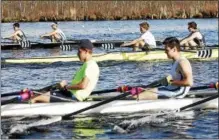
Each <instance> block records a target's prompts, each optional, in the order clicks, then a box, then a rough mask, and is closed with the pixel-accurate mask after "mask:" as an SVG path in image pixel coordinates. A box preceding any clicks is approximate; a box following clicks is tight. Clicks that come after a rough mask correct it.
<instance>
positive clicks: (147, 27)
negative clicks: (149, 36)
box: [139, 22, 150, 30]
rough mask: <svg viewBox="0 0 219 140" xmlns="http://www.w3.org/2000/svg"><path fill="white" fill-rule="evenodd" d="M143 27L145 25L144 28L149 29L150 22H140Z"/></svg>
mask: <svg viewBox="0 0 219 140" xmlns="http://www.w3.org/2000/svg"><path fill="white" fill-rule="evenodd" d="M139 25H140V26H141V27H143V28H144V29H146V30H148V29H149V27H150V26H149V24H148V23H147V22H142V23H140V24H139Z"/></svg>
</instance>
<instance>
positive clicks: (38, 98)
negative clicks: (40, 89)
mask: <svg viewBox="0 0 219 140" xmlns="http://www.w3.org/2000/svg"><path fill="white" fill-rule="evenodd" d="M30 102H31V103H37V102H43V103H49V102H50V91H49V92H46V93H45V94H42V95H39V96H36V97H33V98H32V99H31V100H30Z"/></svg>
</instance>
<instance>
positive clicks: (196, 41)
mask: <svg viewBox="0 0 219 140" xmlns="http://www.w3.org/2000/svg"><path fill="white" fill-rule="evenodd" d="M188 30H189V32H191V33H190V34H189V35H188V36H187V37H185V38H184V39H182V40H181V41H180V45H181V46H182V47H184V49H189V48H190V49H191V48H195V47H204V46H205V39H204V36H203V35H202V34H201V33H200V31H199V30H198V29H197V24H196V23H195V22H194V21H193V22H189V23H188Z"/></svg>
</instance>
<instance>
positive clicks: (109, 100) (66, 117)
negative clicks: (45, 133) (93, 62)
mask: <svg viewBox="0 0 219 140" xmlns="http://www.w3.org/2000/svg"><path fill="white" fill-rule="evenodd" d="M156 85H157V81H155V82H153V83H151V84H148V85H147V86H145V88H149V87H154V86H156ZM128 95H130V92H125V93H123V94H120V95H118V96H115V97H112V98H110V99H107V100H104V101H102V102H99V103H97V104H94V105H91V106H88V107H86V108H83V109H80V110H78V111H75V112H72V113H69V114H66V115H63V116H57V117H52V118H51V119H48V120H41V121H38V122H34V123H33V124H28V125H17V126H15V127H13V128H12V129H11V130H10V134H12V133H17V131H19V132H23V131H24V130H26V129H28V128H30V127H33V126H42V125H48V124H51V123H54V122H58V121H61V120H63V119H68V118H69V117H71V116H73V115H76V114H79V113H82V112H84V111H87V110H90V109H93V108H96V107H99V106H101V105H104V104H107V103H110V102H112V101H115V100H118V99H121V98H124V97H126V96H128ZM22 128H23V129H22Z"/></svg>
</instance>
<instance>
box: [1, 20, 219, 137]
mask: <svg viewBox="0 0 219 140" xmlns="http://www.w3.org/2000/svg"><path fill="white" fill-rule="evenodd" d="M189 21H192V20H148V22H149V24H150V25H151V32H152V33H153V34H154V35H155V38H156V39H157V40H161V41H162V40H163V39H164V38H166V37H167V36H173V35H175V36H177V37H179V38H183V36H185V35H187V34H188V31H187V22H189ZM193 21H196V22H197V24H198V27H199V28H200V29H201V31H202V33H203V34H204V35H205V37H206V42H207V44H208V45H213V44H218V21H217V19H194V20H193ZM141 22H142V20H134V21H95V22H60V23H59V24H60V28H61V29H62V30H63V31H64V32H65V33H66V35H67V37H68V38H73V39H82V38H89V39H96V40H120V39H121V40H126V39H128V40H129V39H133V38H136V37H138V36H139V35H140V33H139V29H138V24H139V23H141ZM21 27H22V28H23V27H25V29H24V31H25V32H26V34H27V36H28V37H29V39H30V40H32V41H42V40H40V38H39V35H40V34H43V33H45V32H48V31H50V23H46V22H42V23H38V22H36V23H22V24H21ZM36 29H37V30H36ZM11 32H13V31H12V23H3V24H2V31H1V34H2V36H5V35H9V34H10V33H11ZM99 51H100V52H104V51H105V50H95V52H99ZM75 53H76V52H62V51H59V50H56V51H55V52H54V50H24V51H21V50H19V51H1V56H2V57H4V58H7V57H29V56H48V55H65V54H75ZM171 63H172V62H170V61H169V62H100V63H98V64H99V66H100V70H101V73H100V80H99V82H98V84H97V87H96V89H95V90H102V89H111V88H115V87H117V86H120V85H124V84H125V85H141V84H144V85H146V84H148V83H150V82H152V81H154V80H156V79H159V78H160V77H163V75H164V74H167V73H168V72H169V70H170V67H171ZM191 64H192V68H193V74H194V83H195V85H194V86H197V85H203V84H206V83H210V82H215V81H218V61H216V60H214V61H191ZM80 66H81V63H80V62H72V63H71V62H69V63H54V64H50V65H47V64H24V65H18V64H16V65H11V64H10V65H5V66H2V69H1V92H2V93H6V92H11V91H17V90H20V89H23V88H26V87H28V88H34V89H37V88H42V87H45V86H47V85H50V84H52V83H55V82H58V81H60V80H63V79H65V80H68V81H70V80H71V79H72V76H73V75H74V74H75V71H76V69H78V68H79V67H80ZM116 117H118V116H116ZM128 117H129V116H123V117H122V119H118V118H115V117H112V118H109V117H106V116H105V117H104V116H98V117H94V118H93V119H91V120H89V119H88V120H86V121H83V120H82V121H80V120H79V121H73V122H72V121H70V122H60V123H57V124H54V125H51V126H48V127H37V128H35V129H31V130H30V131H28V133H26V134H23V135H20V136H13V137H16V138H25V139H33V138H34V139H36V138H39V139H52V138H60V139H61V138H64V139H68V138H69V139H70V138H78V139H81V138H87V139H91V138H93V139H120V138H121V139H131V138H133V139H140V138H151V139H156V138H166V139H169V138H218V111H217V110H216V111H215V110H212V111H202V112H201V113H199V114H196V115H194V116H192V119H179V120H176V121H173V122H170V123H167V124H160V125H152V126H151V125H145V126H142V127H139V128H138V129H136V130H135V131H134V132H132V133H128V134H120V133H117V132H112V128H113V126H111V124H110V123H112V122H116V123H120V122H121V121H123V120H124V119H127V118H128ZM115 120H116V121H115ZM2 121H3V120H2ZM117 121H118V122H117ZM3 131H4V130H3Z"/></svg>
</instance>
